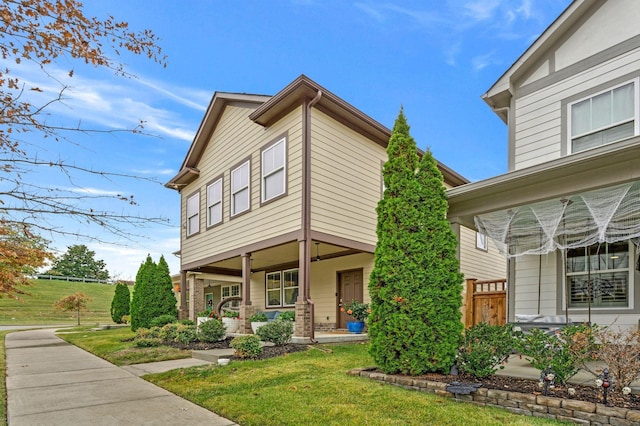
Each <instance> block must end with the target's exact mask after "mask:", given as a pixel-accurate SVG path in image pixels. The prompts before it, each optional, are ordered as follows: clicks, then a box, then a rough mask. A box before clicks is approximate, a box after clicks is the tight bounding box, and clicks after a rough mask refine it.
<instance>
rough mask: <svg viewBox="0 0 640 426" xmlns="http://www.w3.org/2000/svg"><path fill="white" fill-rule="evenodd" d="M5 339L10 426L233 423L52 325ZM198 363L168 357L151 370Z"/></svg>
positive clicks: (12, 334)
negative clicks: (95, 352)
mask: <svg viewBox="0 0 640 426" xmlns="http://www.w3.org/2000/svg"><path fill="white" fill-rule="evenodd" d="M5 342H6V345H5V348H6V357H7V379H6V383H7V413H8V418H9V426H22V425H29V426H31V425H65V426H66V425H91V426H100V425H142V424H144V425H172V424H185V425H205V424H206V425H234V424H235V423H233V422H231V421H230V420H227V419H225V418H223V417H220V416H218V415H217V414H215V413H212V412H210V411H208V410H206V409H204V408H202V407H200V406H198V405H195V404H193V403H191V402H189V401H186V400H184V399H182V398H180V397H178V396H176V395H174V394H172V393H170V392H168V391H166V390H164V389H161V388H159V387H157V386H155V385H153V384H151V383H149V382H146V381H145V380H143V379H141V378H139V377H137V374H140V372H139V371H136V372H135V373H132V372H130V371H127V370H125V369H124V368H120V367H117V366H115V365H113V364H111V363H109V362H107V361H105V360H103V359H101V358H98V357H96V356H94V355H92V354H90V353H88V352H85V351H83V350H82V349H79V348H77V347H75V346H73V345H70V344H68V343H66V342H64V341H63V340H62V339H60V338H58V337H57V336H55V335H54V330H53V329H47V330H29V331H20V332H16V333H10V334H8V335H7V336H6V340H5ZM197 363H203V361H200V360H194V359H190V358H189V359H186V360H176V361H168V363H167V364H164V365H162V366H157V365H156V366H155V367H153V368H154V370H150V371H149V372H157V371H158V370H157V369H158V368H162V369H163V370H166V369H174V368H181V367H189V366H193V365H197ZM151 368H152V367H149V369H151ZM143 374H144V372H143Z"/></svg>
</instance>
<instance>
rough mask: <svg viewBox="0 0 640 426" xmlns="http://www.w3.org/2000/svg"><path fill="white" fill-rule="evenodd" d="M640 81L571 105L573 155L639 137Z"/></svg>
mask: <svg viewBox="0 0 640 426" xmlns="http://www.w3.org/2000/svg"><path fill="white" fill-rule="evenodd" d="M637 91H638V80H637V79H636V80H633V81H631V82H626V83H624V84H622V85H619V86H616V87H614V88H612V89H608V90H606V91H604V92H600V93H598V94H596V95H595V96H591V97H589V98H587V99H582V100H579V101H577V102H574V103H571V104H569V117H570V120H571V124H570V126H569V140H570V146H569V149H570V151H571V153H576V152H580V151H585V150H587V149H590V148H595V147H597V146H601V145H605V144H608V143H611V142H615V141H619V140H622V139H625V138H629V137H632V136H634V135H637V134H638V96H637Z"/></svg>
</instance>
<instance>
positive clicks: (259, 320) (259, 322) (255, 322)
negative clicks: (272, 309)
mask: <svg viewBox="0 0 640 426" xmlns="http://www.w3.org/2000/svg"><path fill="white" fill-rule="evenodd" d="M249 322H250V323H251V330H253V334H256V331H257V330H258V328H260V327H262V326H263V325H265V324H267V323H268V319H267V314H265V313H264V312H256V313H255V314H253V315H251V316H250V317H249Z"/></svg>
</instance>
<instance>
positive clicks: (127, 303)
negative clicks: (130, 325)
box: [111, 283, 131, 324]
mask: <svg viewBox="0 0 640 426" xmlns="http://www.w3.org/2000/svg"><path fill="white" fill-rule="evenodd" d="M130 313H131V293H130V292H129V286H128V285H126V284H125V283H117V284H116V289H115V291H114V294H113V300H111V319H112V320H113V322H115V323H116V324H122V323H123V322H124V321H123V319H122V317H124V316H125V315H129V314H130Z"/></svg>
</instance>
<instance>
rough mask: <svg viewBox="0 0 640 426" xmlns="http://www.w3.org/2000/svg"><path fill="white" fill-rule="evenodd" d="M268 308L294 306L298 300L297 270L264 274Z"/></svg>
mask: <svg viewBox="0 0 640 426" xmlns="http://www.w3.org/2000/svg"><path fill="white" fill-rule="evenodd" d="M266 293H267V303H266V306H267V307H268V308H272V307H281V306H295V304H296V300H297V299H298V270H297V269H289V270H287V271H275V272H269V273H267V274H266Z"/></svg>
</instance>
